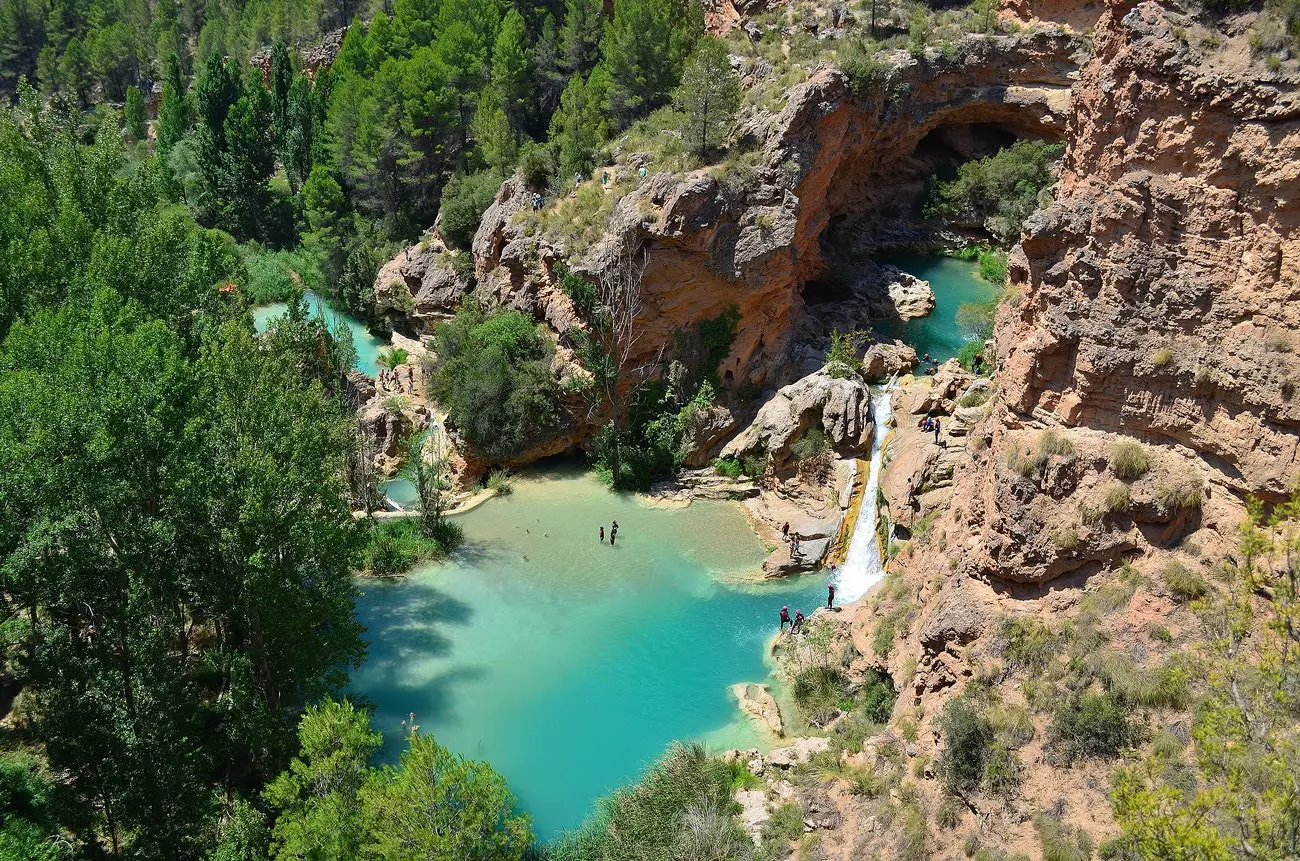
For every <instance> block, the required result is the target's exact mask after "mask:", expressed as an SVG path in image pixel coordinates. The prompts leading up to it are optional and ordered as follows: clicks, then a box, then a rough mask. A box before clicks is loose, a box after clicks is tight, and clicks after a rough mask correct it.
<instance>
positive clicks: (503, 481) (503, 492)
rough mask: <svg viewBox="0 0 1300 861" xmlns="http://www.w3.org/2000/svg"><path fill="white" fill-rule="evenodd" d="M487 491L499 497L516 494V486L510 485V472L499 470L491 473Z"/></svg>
mask: <svg viewBox="0 0 1300 861" xmlns="http://www.w3.org/2000/svg"><path fill="white" fill-rule="evenodd" d="M487 489H488V490H490V491H492V492H493V493H495V494H496V495H497V496H509V495H510V494H512V493H514V492H515V488H514V485H512V484H511V483H510V471H509V470H505V469H497V470H493V471H492V472H491V473H489V474H488V479H487Z"/></svg>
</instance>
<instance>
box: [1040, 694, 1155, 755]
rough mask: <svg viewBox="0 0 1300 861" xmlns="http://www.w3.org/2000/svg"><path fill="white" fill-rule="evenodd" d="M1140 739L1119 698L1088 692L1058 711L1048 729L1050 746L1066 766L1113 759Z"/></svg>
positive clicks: (1067, 702)
mask: <svg viewBox="0 0 1300 861" xmlns="http://www.w3.org/2000/svg"><path fill="white" fill-rule="evenodd" d="M1139 739H1140V733H1139V731H1138V727H1137V726H1136V725H1135V724H1134V723H1133V722H1132V721H1131V720H1130V719H1129V716H1128V714H1127V713H1126V712H1125V710H1124V707H1123V705H1122V704H1121V703H1120V701H1119V698H1118V697H1117V696H1116V695H1115V694H1113V693H1111V692H1109V691H1108V692H1106V693H1095V692H1092V691H1084V692H1082V693H1077V694H1075V695H1074V696H1072V697H1070V698H1069V699H1068V700H1067V701H1065V702H1064V703H1062V704H1061V705H1060V706H1058V707H1057V709H1056V711H1055V713H1054V714H1053V719H1052V725H1051V726H1050V727H1049V728H1048V743H1049V745H1050V746H1051V747H1052V749H1053V750H1055V751H1056V752H1058V753H1059V755H1060V756H1061V758H1062V759H1063V760H1064V761H1065V762H1066V763H1073V762H1074V761H1075V760H1077V759H1082V758H1089V757H1099V758H1106V757H1113V756H1115V755H1117V754H1118V753H1119V751H1120V750H1121V749H1122V748H1125V747H1132V746H1133V745H1135V744H1136V743H1137V742H1138V741H1139Z"/></svg>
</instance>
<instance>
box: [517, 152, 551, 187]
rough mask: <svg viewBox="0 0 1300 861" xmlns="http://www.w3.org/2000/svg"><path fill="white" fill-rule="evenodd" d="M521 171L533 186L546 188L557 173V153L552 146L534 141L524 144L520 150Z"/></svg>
mask: <svg viewBox="0 0 1300 861" xmlns="http://www.w3.org/2000/svg"><path fill="white" fill-rule="evenodd" d="M519 172H520V173H521V174H523V176H524V180H525V181H526V182H527V183H528V185H529V186H530V187H531V188H537V189H542V188H546V186H547V185H548V184H549V183H550V181H551V177H553V176H554V175H555V155H554V154H553V153H552V152H551V149H550V147H548V146H544V145H543V144H538V143H532V142H530V143H527V144H524V147H523V149H522V150H520V151H519Z"/></svg>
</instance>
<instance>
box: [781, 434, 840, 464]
mask: <svg viewBox="0 0 1300 861" xmlns="http://www.w3.org/2000/svg"><path fill="white" fill-rule="evenodd" d="M830 448H831V441H830V438H829V437H827V436H826V433H825V432H824V431H823V430H822V429H821V428H809V429H808V430H807V431H805V432H804V434H803V436H801V437H799V439H797V440H795V442H794V445H792V446H790V453H791V454H792V455H793V456H794V459H795V462H797V463H803V462H804V461H807V460H812V459H813V458H815V457H817V456H819V455H823V454H825V453H826V452H828V451H830Z"/></svg>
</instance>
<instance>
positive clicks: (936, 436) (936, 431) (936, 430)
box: [934, 419, 939, 445]
mask: <svg viewBox="0 0 1300 861" xmlns="http://www.w3.org/2000/svg"><path fill="white" fill-rule="evenodd" d="M934 444H935V445H938V444H939V420H938V419H935V420H934Z"/></svg>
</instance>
